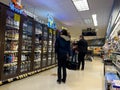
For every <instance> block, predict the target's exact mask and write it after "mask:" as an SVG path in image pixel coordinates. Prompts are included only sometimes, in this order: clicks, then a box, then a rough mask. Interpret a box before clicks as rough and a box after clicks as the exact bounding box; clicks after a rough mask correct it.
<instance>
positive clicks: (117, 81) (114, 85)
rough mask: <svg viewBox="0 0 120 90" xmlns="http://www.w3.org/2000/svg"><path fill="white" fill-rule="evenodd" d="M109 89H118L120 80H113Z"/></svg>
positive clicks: (119, 89)
mask: <svg viewBox="0 0 120 90" xmlns="http://www.w3.org/2000/svg"><path fill="white" fill-rule="evenodd" d="M111 90H120V80H113V82H112V86H111Z"/></svg>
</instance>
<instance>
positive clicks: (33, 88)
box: [0, 57, 104, 90]
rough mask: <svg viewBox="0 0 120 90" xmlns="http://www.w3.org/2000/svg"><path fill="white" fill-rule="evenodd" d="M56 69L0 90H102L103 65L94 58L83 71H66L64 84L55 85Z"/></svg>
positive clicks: (4, 86) (99, 60)
mask: <svg viewBox="0 0 120 90" xmlns="http://www.w3.org/2000/svg"><path fill="white" fill-rule="evenodd" d="M56 71H57V68H53V69H50V70H47V71H45V72H41V73H39V74H36V75H33V76H31V77H28V78H25V79H22V80H18V81H15V82H12V83H9V84H6V85H3V86H0V90H104V75H103V63H102V60H101V59H100V58H97V57H95V58H94V60H93V61H92V62H90V61H86V67H85V70H84V71H81V70H79V71H72V70H67V74H68V75H67V81H66V83H65V84H63V83H61V84H57V83H56V80H57V76H56Z"/></svg>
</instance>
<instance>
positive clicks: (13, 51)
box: [0, 3, 55, 84]
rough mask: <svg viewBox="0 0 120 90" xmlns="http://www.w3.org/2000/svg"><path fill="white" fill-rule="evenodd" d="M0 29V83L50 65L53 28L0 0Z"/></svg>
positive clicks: (30, 73) (25, 75) (38, 70)
mask: <svg viewBox="0 0 120 90" xmlns="http://www.w3.org/2000/svg"><path fill="white" fill-rule="evenodd" d="M0 32H1V33H0V84H1V81H6V80H8V79H10V80H11V79H13V78H15V79H20V78H21V77H27V76H28V75H32V74H34V73H35V72H40V71H42V68H45V69H48V67H49V66H52V65H51V63H52V62H53V61H52V60H48V56H49V58H51V57H53V56H52V54H53V30H52V33H49V32H48V27H47V25H45V24H40V23H39V22H37V21H35V20H34V19H33V18H32V17H29V16H27V15H26V16H25V15H21V14H18V13H16V12H14V11H12V10H10V8H9V7H8V6H6V5H4V4H2V3H0ZM54 38H55V37H54ZM48 44H49V45H48ZM48 52H50V53H51V52H52V53H51V54H50V53H49V54H48ZM53 66H54V65H53Z"/></svg>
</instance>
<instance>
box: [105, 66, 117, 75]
mask: <svg viewBox="0 0 120 90" xmlns="http://www.w3.org/2000/svg"><path fill="white" fill-rule="evenodd" d="M105 72H111V73H117V70H116V68H115V67H114V66H112V65H106V66H105Z"/></svg>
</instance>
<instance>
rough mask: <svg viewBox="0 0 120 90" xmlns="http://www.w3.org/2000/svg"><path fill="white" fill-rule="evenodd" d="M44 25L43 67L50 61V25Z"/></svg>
mask: <svg viewBox="0 0 120 90" xmlns="http://www.w3.org/2000/svg"><path fill="white" fill-rule="evenodd" d="M42 27H43V40H42V44H43V48H42V67H46V66H47V61H48V37H49V36H48V27H47V26H46V25H42Z"/></svg>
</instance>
